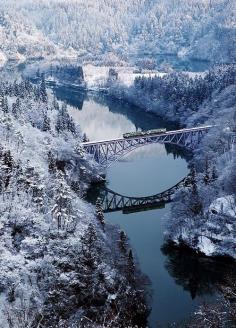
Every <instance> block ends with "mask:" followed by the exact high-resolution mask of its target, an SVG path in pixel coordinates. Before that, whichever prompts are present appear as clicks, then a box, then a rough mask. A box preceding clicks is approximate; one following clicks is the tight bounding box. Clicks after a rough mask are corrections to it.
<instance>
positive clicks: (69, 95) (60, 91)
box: [52, 85, 87, 110]
mask: <svg viewBox="0 0 236 328" xmlns="http://www.w3.org/2000/svg"><path fill="white" fill-rule="evenodd" d="M52 87H53V90H54V94H55V96H56V97H57V99H58V100H61V101H65V102H66V103H67V104H68V105H70V106H73V107H74V109H75V110H82V108H83V106H84V101H85V100H86V99H87V92H86V91H85V90H80V91H79V92H78V87H73V86H66V85H61V86H60V85H57V86H55V85H54V86H53V85H52Z"/></svg>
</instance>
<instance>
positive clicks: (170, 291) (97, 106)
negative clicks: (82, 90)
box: [59, 92, 214, 327]
mask: <svg viewBox="0 0 236 328" xmlns="http://www.w3.org/2000/svg"><path fill="white" fill-rule="evenodd" d="M59 94H60V92H59ZM70 114H71V115H72V116H73V117H74V118H75V119H76V120H77V121H78V122H79V123H80V124H81V127H82V129H83V130H84V131H85V132H86V134H87V136H88V137H89V138H90V140H102V139H106V138H116V137H121V136H122V134H123V133H124V132H128V131H135V130H136V129H138V128H139V129H144V130H145V129H151V128H158V127H166V128H167V129H171V128H175V127H174V126H173V125H170V124H168V123H167V122H164V121H163V120H161V119H160V118H158V117H156V116H155V115H153V114H147V113H145V112H143V111H142V110H141V109H138V108H136V107H134V106H131V105H128V104H123V103H119V102H117V101H115V100H114V99H106V98H103V97H98V96H94V95H87V96H86V97H85V98H84V102H83V105H82V106H81V103H80V106H79V108H74V107H71V108H70ZM171 151H173V152H171ZM178 155H179V156H178ZM180 155H182V153H181V151H180V150H179V149H177V148H173V147H172V149H169V148H168V147H167V149H166V147H165V146H163V145H150V146H145V147H143V148H141V149H139V150H137V151H134V152H132V153H130V154H129V155H128V156H126V157H124V158H123V159H122V160H121V161H120V162H117V163H114V165H112V166H111V167H110V168H109V170H108V172H107V187H108V188H109V189H111V190H113V191H115V192H117V193H119V194H122V195H126V196H137V197H138V196H139V197H140V196H149V195H153V194H157V193H159V192H162V191H164V190H166V189H168V188H170V187H172V186H173V185H175V184H176V183H177V182H179V181H180V180H181V179H182V178H183V177H185V176H186V175H187V173H188V167H187V162H186V160H185V159H184V158H183V157H182V156H180ZM169 215H170V205H169V204H167V205H166V206H165V207H164V208H160V209H155V210H150V211H141V212H135V213H129V214H124V213H123V212H122V211H118V212H113V213H107V214H106V215H105V218H106V221H107V222H109V223H112V224H115V225H118V226H119V227H120V228H121V229H122V230H124V231H125V232H126V233H127V235H128V237H129V239H130V243H131V246H132V248H133V251H134V252H135V254H136V256H137V259H138V261H139V264H140V268H141V271H142V272H143V273H144V274H146V275H147V276H148V277H149V279H150V282H151V290H152V301H151V306H152V311H151V314H150V317H149V326H150V327H156V326H157V324H159V325H161V327H166V326H167V325H168V323H173V322H180V321H183V320H185V319H188V318H189V316H190V315H191V313H193V311H194V309H196V306H197V305H198V304H200V303H201V302H202V301H203V300H204V299H205V298H207V299H209V297H210V295H211V293H213V294H214V284H213V287H212V286H211V287H212V288H208V284H209V281H208V280H206V281H205V280H204V279H205V277H206V275H205V276H203V277H200V276H199V274H198V273H197V275H196V274H195V273H196V272H198V271H196V268H198V270H199V271H200V272H201V271H202V269H201V263H200V264H199V263H198V262H199V260H198V259H197V258H192V257H191V256H190V255H188V254H179V253H178V252H177V251H175V252H174V251H172V250H168V249H165V250H162V246H163V242H164V231H165V224H166V222H167V220H168V216H169ZM206 271H207V272H208V271H209V270H208V269H207V268H206ZM209 276H210V278H209ZM207 277H208V279H209V280H210V281H211V272H210V273H208V275H207ZM199 280H201V281H199Z"/></svg>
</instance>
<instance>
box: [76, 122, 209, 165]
mask: <svg viewBox="0 0 236 328" xmlns="http://www.w3.org/2000/svg"><path fill="white" fill-rule="evenodd" d="M210 128H212V126H211V125H208V126H200V127H196V128H189V129H181V130H175V131H167V132H164V133H158V134H153V135H144V136H143V135H142V136H135V137H129V138H118V139H111V140H102V141H92V142H83V143H82V146H83V148H84V149H85V151H87V152H88V153H89V154H91V156H92V158H93V159H94V160H95V161H97V162H98V163H99V164H100V165H103V166H104V167H109V166H110V165H111V164H112V163H113V162H116V161H118V160H119V159H120V158H122V157H123V156H125V155H126V154H128V153H130V152H131V151H133V150H134V149H136V148H139V147H143V146H145V145H150V144H156V143H159V144H173V145H178V146H181V147H186V148H189V149H194V148H196V147H197V146H198V144H199V142H200V140H201V139H202V137H203V136H204V135H205V134H206V133H207V132H208V131H209V129H210Z"/></svg>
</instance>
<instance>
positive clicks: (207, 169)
mask: <svg viewBox="0 0 236 328" xmlns="http://www.w3.org/2000/svg"><path fill="white" fill-rule="evenodd" d="M203 180H204V182H205V184H206V185H208V184H209V183H210V181H211V178H210V166H209V161H208V158H206V160H205V174H204V178H203Z"/></svg>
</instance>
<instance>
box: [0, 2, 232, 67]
mask: <svg viewBox="0 0 236 328" xmlns="http://www.w3.org/2000/svg"><path fill="white" fill-rule="evenodd" d="M0 3H1V8H2V9H1V13H0V40H1V44H0V50H1V51H2V52H3V53H4V54H5V55H7V57H10V58H11V57H12V56H13V57H14V56H26V57H32V56H33V57H37V56H48V55H49V54H57V55H66V54H67V53H68V56H70V55H79V56H81V57H83V58H89V59H96V58H98V57H99V56H104V57H106V56H108V55H110V54H115V55H116V56H117V57H118V58H119V60H125V61H127V60H128V59H129V56H130V55H134V56H137V57H138V56H144V55H148V54H160V53H161V54H163V53H165V54H166V53H168V54H174V55H178V56H180V57H184V58H185V57H186V58H197V59H203V60H211V61H213V62H219V61H224V62H232V61H235V60H236V50H235V49H236V27H235V20H236V17H235V16H236V15H235V12H236V4H235V1H234V0H214V1H212V0H193V1H189V0H181V1H180V0H174V1H173V0H159V1H154V0H140V1H137V0H119V1H117V0H71V1H65V0H50V1H49V0H41V1H39V0H23V1H17V0H0ZM65 49H66V52H65ZM109 58H110V57H109Z"/></svg>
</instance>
